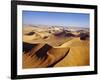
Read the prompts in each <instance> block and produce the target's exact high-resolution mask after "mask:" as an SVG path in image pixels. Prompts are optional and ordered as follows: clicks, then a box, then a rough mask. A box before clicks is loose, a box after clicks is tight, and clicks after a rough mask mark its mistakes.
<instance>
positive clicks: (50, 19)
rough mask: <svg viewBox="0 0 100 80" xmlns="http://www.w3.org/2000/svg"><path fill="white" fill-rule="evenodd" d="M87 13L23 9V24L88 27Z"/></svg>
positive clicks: (88, 17)
mask: <svg viewBox="0 0 100 80" xmlns="http://www.w3.org/2000/svg"><path fill="white" fill-rule="evenodd" d="M89 19H90V16H89V14H84V13H61V12H35V11H23V13H22V20H23V24H31V25H32V24H43V25H58V26H76V27H89Z"/></svg>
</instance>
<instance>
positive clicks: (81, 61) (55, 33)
mask: <svg viewBox="0 0 100 80" xmlns="http://www.w3.org/2000/svg"><path fill="white" fill-rule="evenodd" d="M89 37H90V36H89V29H88V28H78V27H76V28H72V27H71V28H69V27H68V28H67V27H66V28H63V27H58V26H53V27H52V26H51V27H43V26H35V25H23V40H22V41H23V42H22V43H23V54H22V67H23V69H27V68H47V67H67V66H68V67H69V66H87V65H89V64H90V61H89V60H90V56H89V55H90V54H89V53H90V51H89V49H90V46H89V45H90V40H89Z"/></svg>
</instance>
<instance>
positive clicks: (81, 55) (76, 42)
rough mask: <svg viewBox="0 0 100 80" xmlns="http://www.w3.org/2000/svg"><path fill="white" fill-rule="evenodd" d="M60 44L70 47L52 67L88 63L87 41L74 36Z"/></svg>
mask: <svg viewBox="0 0 100 80" xmlns="http://www.w3.org/2000/svg"><path fill="white" fill-rule="evenodd" d="M62 46H68V47H70V51H69V53H68V55H67V56H66V57H65V58H63V60H61V61H60V62H58V63H57V64H56V65H55V66H54V67H65V66H86V65H89V59H90V58H89V42H88V41H82V40H80V39H79V38H75V39H73V40H71V41H69V42H67V43H65V44H63V45H62Z"/></svg>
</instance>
